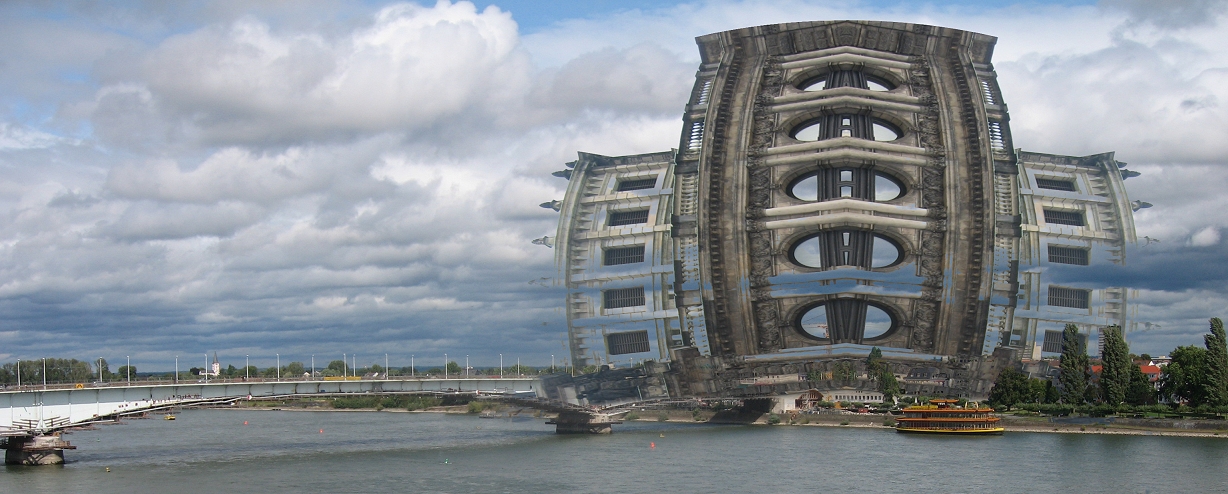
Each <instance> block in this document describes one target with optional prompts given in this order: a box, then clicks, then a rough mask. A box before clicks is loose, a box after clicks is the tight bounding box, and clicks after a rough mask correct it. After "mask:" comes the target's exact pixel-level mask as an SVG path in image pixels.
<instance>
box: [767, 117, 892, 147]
mask: <svg viewBox="0 0 1228 494" xmlns="http://www.w3.org/2000/svg"><path fill="white" fill-rule="evenodd" d="M790 135H792V136H793V138H794V139H797V140H799V141H803V142H814V141H821V140H824V139H835V138H837V137H855V138H858V139H869V140H874V141H880V142H890V141H894V140H896V139H899V138H900V136H903V135H904V133H903V131H901V130H900V129H899V127H896V126H895V125H894V124H892V123H890V122H887V121H886V120H882V119H878V118H871V117H869V116H867V115H859V114H846V115H824V116H822V117H819V118H816V119H814V120H809V121H806V122H803V123H801V124H800V125H798V126H797V127H794V129H793V132H791V133H790Z"/></svg>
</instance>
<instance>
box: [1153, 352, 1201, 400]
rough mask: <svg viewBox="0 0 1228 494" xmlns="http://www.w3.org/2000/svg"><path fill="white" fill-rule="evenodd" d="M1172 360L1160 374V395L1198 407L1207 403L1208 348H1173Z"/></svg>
mask: <svg viewBox="0 0 1228 494" xmlns="http://www.w3.org/2000/svg"><path fill="white" fill-rule="evenodd" d="M1172 359H1173V360H1172V362H1171V363H1169V364H1168V365H1166V366H1164V373H1163V374H1161V376H1160V396H1163V397H1164V398H1166V399H1168V400H1169V401H1172V402H1184V403H1186V404H1188V405H1189V406H1192V407H1196V406H1199V405H1203V404H1206V403H1207V386H1206V383H1207V350H1206V349H1204V348H1201V347H1196V346H1179V347H1177V348H1175V349H1173V352H1172Z"/></svg>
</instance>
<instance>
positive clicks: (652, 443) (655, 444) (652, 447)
mask: <svg viewBox="0 0 1228 494" xmlns="http://www.w3.org/2000/svg"><path fill="white" fill-rule="evenodd" d="M648 449H657V443H655V442H650V443H648Z"/></svg>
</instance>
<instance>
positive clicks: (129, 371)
mask: <svg viewBox="0 0 1228 494" xmlns="http://www.w3.org/2000/svg"><path fill="white" fill-rule="evenodd" d="M124 358H126V359H128V365H126V366H124V375H125V376H127V377H128V385H129V386H131V385H132V356H130V355H125V356H124ZM205 360H209V356H208V355H205ZM46 361H47V359H43V362H46ZM44 365H46V364H44ZM45 384H46V383H44V385H45Z"/></svg>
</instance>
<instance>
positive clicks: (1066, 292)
mask: <svg viewBox="0 0 1228 494" xmlns="http://www.w3.org/2000/svg"><path fill="white" fill-rule="evenodd" d="M1091 298H1092V291H1091V290H1084V289H1082V288H1066V287H1060V286H1052V285H1050V286H1049V305H1055V306H1058V307H1070V308H1072V309H1086V308H1087V307H1088V304H1089V303H1090V301H1091Z"/></svg>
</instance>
